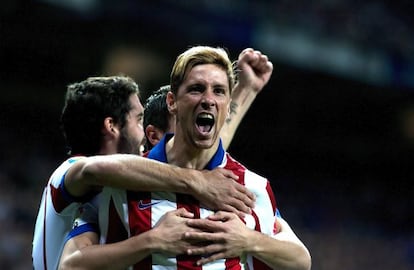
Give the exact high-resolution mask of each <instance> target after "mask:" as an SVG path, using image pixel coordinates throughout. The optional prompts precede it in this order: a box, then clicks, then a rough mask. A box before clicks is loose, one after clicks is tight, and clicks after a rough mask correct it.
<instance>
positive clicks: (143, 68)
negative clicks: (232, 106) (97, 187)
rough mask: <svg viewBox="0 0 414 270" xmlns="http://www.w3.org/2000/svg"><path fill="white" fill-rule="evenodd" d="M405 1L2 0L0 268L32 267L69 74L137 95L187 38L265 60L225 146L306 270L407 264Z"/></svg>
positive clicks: (410, 54)
mask: <svg viewBox="0 0 414 270" xmlns="http://www.w3.org/2000/svg"><path fill="white" fill-rule="evenodd" d="M413 11H414V9H413V3H412V1H410V0H405V1H385V0H384V1H355V0H348V1H345V0H317V1H304V0H299V1H289V0H274V1H272V0H268V1H265V0H257V1H247V0H222V1H207V0H201V1H185V0H176V1H173V0H158V1H149V0H147V1H138V0H137V1H132V0H129V1H128V0H122V1H121V0H119V1H108V0H43V1H40V0H37V1H22V0H15V1H12V0H3V1H2V3H1V7H0V61H1V64H0V65H1V66H0V83H1V86H0V88H1V99H0V100H1V101H0V106H1V110H0V123H1V128H2V132H1V134H0V136H1V140H0V143H1V144H0V147H1V149H2V155H1V156H0V185H1V188H0V228H1V229H0V268H1V269H31V258H30V252H31V239H32V233H33V225H34V221H35V217H36V214H37V208H38V203H39V200H40V196H41V193H42V190H43V186H44V184H45V183H46V181H47V178H48V176H49V174H50V173H51V171H52V170H53V169H54V168H55V167H56V166H57V165H58V164H59V163H60V161H61V160H62V159H63V158H64V157H65V153H64V145H63V139H62V136H61V133H60V131H59V127H58V119H59V114H60V109H61V107H62V105H63V95H64V92H65V87H66V85H67V84H69V83H71V82H74V81H78V80H83V79H85V78H86V77H87V76H94V75H102V74H106V75H108V74H114V73H118V72H123V73H125V74H128V75H130V76H131V77H133V78H135V79H136V80H137V82H138V83H139V84H140V87H141V90H142V91H143V98H145V97H146V96H147V95H148V94H149V93H150V92H151V91H152V90H154V89H156V88H157V87H159V86H160V85H163V84H167V83H168V77H169V71H170V68H171V66H172V64H173V62H174V60H175V57H176V56H177V55H178V54H179V53H180V52H182V51H183V50H184V49H186V48H187V47H188V46H190V45H197V44H206V45H212V46H224V47H226V48H228V50H229V52H230V54H231V57H232V59H236V58H237V55H238V53H239V52H240V51H241V50H242V49H243V48H246V47H253V48H255V49H258V50H261V51H263V52H264V53H265V54H267V55H268V56H269V58H270V59H271V60H272V62H273V64H274V67H275V70H274V73H273V77H272V79H271V81H270V83H269V84H268V86H267V87H266V88H265V89H264V90H263V92H262V93H261V94H260V95H259V96H258V97H257V99H256V101H255V103H254V105H253V106H252V108H251V110H250V111H249V113H248V115H247V116H246V118H245V120H244V122H243V123H242V125H241V126H240V128H239V131H238V133H237V135H236V137H235V139H234V142H233V144H232V146H231V147H230V149H229V151H230V152H231V153H232V154H233V156H235V157H236V158H238V159H239V160H241V161H242V162H244V163H245V164H246V165H247V166H248V167H250V168H251V169H252V170H254V171H256V172H258V173H260V174H262V175H264V176H266V177H267V178H269V179H270V180H271V182H272V184H273V187H274V190H275V193H276V197H277V202H278V205H279V208H280V209H281V212H282V215H283V216H284V217H285V218H286V219H287V220H288V221H289V223H290V224H291V226H292V227H293V228H294V230H295V231H296V232H297V234H298V236H299V237H300V238H301V239H302V240H303V241H304V243H305V244H306V245H307V246H308V248H309V249H310V251H311V254H312V257H313V267H312V269H316V270H333V269H335V270H340V269H347V270H348V269H376V270H380V269H381V270H382V269H384V270H388V269H399V270H405V269H413V268H414V212H413V206H414V203H413V195H414V192H413V191H414V188H413V187H414V185H413V183H412V179H413V176H414V174H413V167H414V166H413V160H414V159H413V153H414V152H413V151H414V28H413V25H414V22H413V18H414V17H413V14H414V12H413Z"/></svg>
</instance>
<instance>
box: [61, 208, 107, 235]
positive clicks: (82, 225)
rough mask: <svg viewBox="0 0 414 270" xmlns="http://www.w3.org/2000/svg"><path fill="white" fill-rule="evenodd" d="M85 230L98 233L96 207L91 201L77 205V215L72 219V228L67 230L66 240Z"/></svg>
mask: <svg viewBox="0 0 414 270" xmlns="http://www.w3.org/2000/svg"><path fill="white" fill-rule="evenodd" d="M85 232H95V233H97V234H99V220H98V208H97V207H96V205H95V204H94V203H93V201H92V202H87V203H84V204H82V205H81V206H80V207H79V210H78V215H77V217H76V218H75V220H74V221H73V227H72V230H71V231H70V232H69V234H68V236H67V238H66V241H67V240H69V239H71V238H73V237H75V236H77V235H80V234H82V233H85Z"/></svg>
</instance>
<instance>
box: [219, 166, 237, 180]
mask: <svg viewBox="0 0 414 270" xmlns="http://www.w3.org/2000/svg"><path fill="white" fill-rule="evenodd" d="M219 170H220V171H221V173H222V174H223V175H224V176H225V177H227V178H231V179H233V180H238V179H239V176H238V175H237V174H235V173H234V172H233V171H231V170H227V169H223V168H220V169H219Z"/></svg>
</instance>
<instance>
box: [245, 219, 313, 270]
mask: <svg viewBox="0 0 414 270" xmlns="http://www.w3.org/2000/svg"><path fill="white" fill-rule="evenodd" d="M282 226H284V227H285V228H286V226H289V225H287V223H286V224H283V225H282ZM291 233H292V232H286V231H282V232H280V233H278V234H277V235H276V236H275V237H273V238H272V237H270V236H268V235H264V234H262V233H259V232H256V231H254V233H253V235H252V237H251V238H250V241H251V244H250V245H247V246H248V247H249V250H247V253H249V254H250V255H252V256H254V257H256V258H257V259H259V260H260V261H262V262H264V263H266V264H267V265H269V266H270V267H272V268H274V269H289V270H308V269H310V268H311V257H310V254H309V251H308V250H307V248H306V247H305V246H304V245H303V243H302V242H301V241H300V240H299V239H298V238H297V237H296V236H294V237H293V235H292V234H291Z"/></svg>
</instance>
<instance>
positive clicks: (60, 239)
mask: <svg viewBox="0 0 414 270" xmlns="http://www.w3.org/2000/svg"><path fill="white" fill-rule="evenodd" d="M80 158H82V157H73V158H69V159H67V160H66V161H65V162H63V163H62V164H61V165H60V166H59V167H58V168H57V169H56V170H55V171H54V172H53V174H52V176H51V177H50V179H49V181H48V183H47V186H46V187H45V189H44V191H43V195H42V199H41V202H40V205H39V213H38V215H37V219H36V225H35V230H34V235H33V250H32V259H33V268H34V269H35V270H41V269H42V270H43V269H45V270H46V269H57V266H58V263H59V259H60V255H61V253H62V249H63V246H64V243H65V239H66V237H67V235H68V233H69V232H70V231H71V229H72V226H73V219H74V218H75V215H76V214H77V212H78V208H79V206H80V202H76V201H75V199H74V198H72V197H71V196H70V195H69V194H67V193H66V191H65V189H64V185H63V180H64V177H65V175H66V172H67V171H68V170H69V168H70V167H71V166H72V165H73V164H74V163H75V162H76V161H77V160H79V159H80Z"/></svg>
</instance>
